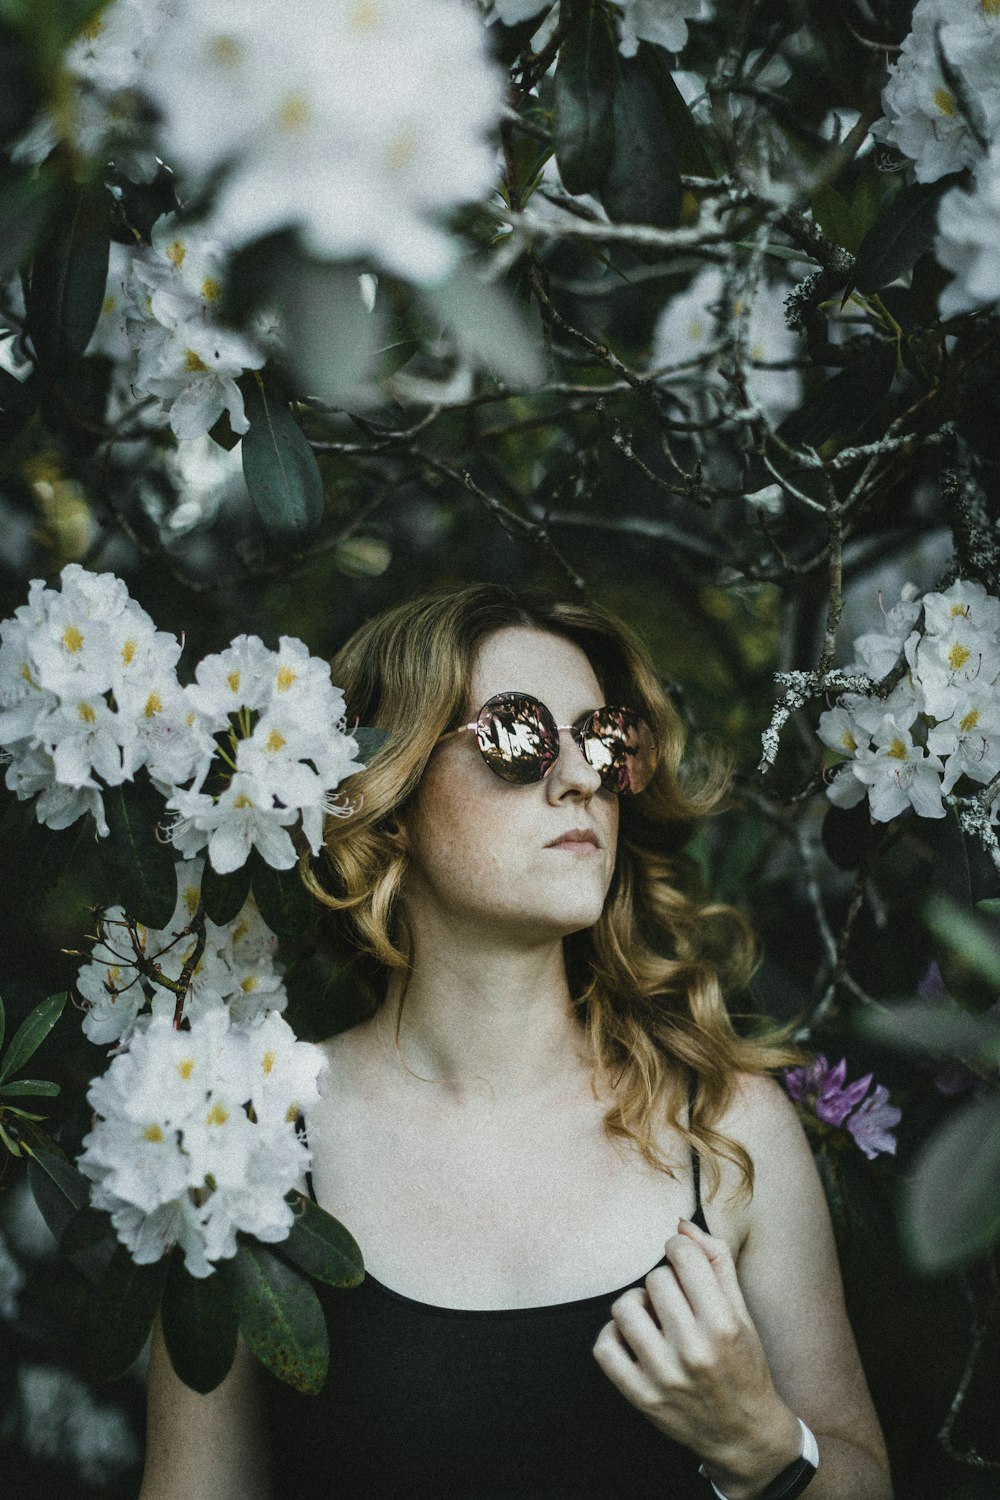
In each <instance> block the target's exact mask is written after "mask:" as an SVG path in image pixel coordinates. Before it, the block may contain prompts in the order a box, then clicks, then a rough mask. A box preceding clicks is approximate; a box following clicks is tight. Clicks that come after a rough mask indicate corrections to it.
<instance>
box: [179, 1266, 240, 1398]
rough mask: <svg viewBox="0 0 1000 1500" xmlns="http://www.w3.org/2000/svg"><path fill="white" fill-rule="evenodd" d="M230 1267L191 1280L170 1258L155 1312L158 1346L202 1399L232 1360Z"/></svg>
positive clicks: (233, 1332) (233, 1326) (233, 1333)
mask: <svg viewBox="0 0 1000 1500" xmlns="http://www.w3.org/2000/svg"><path fill="white" fill-rule="evenodd" d="M229 1281H230V1278H229V1267H228V1266H227V1265H226V1263H225V1262H220V1263H219V1264H218V1265H217V1266H216V1268H215V1271H214V1272H213V1273H212V1275H211V1276H192V1275H190V1274H189V1272H187V1271H186V1270H185V1269H184V1266H183V1265H182V1263H181V1259H180V1257H179V1255H177V1254H174V1255H173V1256H171V1258H170V1268H169V1270H168V1271H167V1284H166V1289H165V1291H164V1294H163V1303H162V1306H161V1309H160V1320H161V1323H162V1326H163V1340H164V1343H165V1344H166V1346H167V1353H168V1354H169V1355H170V1363H171V1364H172V1365H173V1367H174V1370H175V1371H176V1373H177V1374H178V1375H179V1376H180V1378H181V1380H183V1382H184V1384H185V1385H187V1386H190V1388H191V1389H192V1390H193V1391H200V1392H201V1394H202V1395H206V1394H207V1393H208V1392H209V1391H214V1390H215V1388H216V1386H217V1385H220V1384H221V1383H222V1381H223V1380H224V1379H225V1378H226V1376H227V1375H228V1373H229V1371H230V1369H231V1367H232V1363H233V1359H234V1358H235V1355H236V1314H235V1311H234V1309H233V1299H232V1292H231V1290H230V1284H229Z"/></svg>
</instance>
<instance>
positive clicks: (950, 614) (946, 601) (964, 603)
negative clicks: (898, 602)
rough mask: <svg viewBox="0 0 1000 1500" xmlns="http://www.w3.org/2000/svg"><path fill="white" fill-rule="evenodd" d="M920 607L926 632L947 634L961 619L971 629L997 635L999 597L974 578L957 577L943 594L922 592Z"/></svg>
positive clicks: (999, 612)
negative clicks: (995, 597) (996, 597)
mask: <svg viewBox="0 0 1000 1500" xmlns="http://www.w3.org/2000/svg"><path fill="white" fill-rule="evenodd" d="M923 606H924V628H925V630H926V631H927V633H928V634H929V635H946V634H947V633H948V632H949V631H950V630H951V628H952V625H953V623H954V621H955V620H958V619H961V620H964V622H965V624H966V625H967V626H968V628H969V629H970V630H978V631H987V632H989V633H991V634H993V635H997V636H1000V599H994V597H993V596H992V594H988V593H987V592H986V590H985V588H984V587H983V585H982V584H981V583H977V582H975V580H972V581H970V582H966V580H965V579H963V578H959V579H957V580H956V581H955V582H954V583H953V584H952V585H951V587H950V588H947V589H945V590H944V592H943V593H940V594H925V595H924V597H923ZM911 607H912V606H911ZM897 608H898V606H897Z"/></svg>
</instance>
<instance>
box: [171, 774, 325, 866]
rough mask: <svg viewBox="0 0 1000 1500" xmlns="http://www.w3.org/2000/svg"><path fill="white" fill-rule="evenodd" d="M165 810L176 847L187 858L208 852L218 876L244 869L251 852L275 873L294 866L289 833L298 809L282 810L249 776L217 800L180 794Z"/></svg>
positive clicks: (232, 784) (240, 778)
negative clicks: (171, 820) (173, 814)
mask: <svg viewBox="0 0 1000 1500" xmlns="http://www.w3.org/2000/svg"><path fill="white" fill-rule="evenodd" d="M167 808H168V810H169V811H171V812H176V814H177V819H176V821H175V822H174V824H173V826H172V828H171V830H170V838H171V841H172V843H173V844H174V847H175V848H176V849H177V850H178V852H179V853H180V854H182V855H184V856H185V857H190V856H191V855H192V854H198V853H200V851H201V850H202V849H204V848H206V847H207V849H208V857H209V859H210V860H211V862H212V866H213V868H214V869H216V870H217V871H218V872H219V874H220V875H228V874H230V873H231V872H232V871H233V870H239V869H242V867H243V866H244V865H245V864H246V862H247V859H248V857H249V854H250V850H251V849H252V848H256V849H257V850H259V852H260V855H261V858H262V859H264V860H265V861H266V862H267V864H269V865H271V866H272V867H273V868H274V869H276V870H290V869H291V868H292V866H293V865H294V864H295V860H296V854H295V845H294V844H293V843H292V840H291V838H290V837H289V834H288V828H289V827H290V826H291V824H293V823H295V822H296V821H297V819H298V812H297V810H296V809H295V808H294V807H291V808H289V807H279V806H278V805H277V804H276V801H275V799H274V797H271V796H266V795H265V796H261V794H260V792H259V791H258V789H257V787H256V785H255V784H254V782H253V781H252V780H251V778H250V777H249V776H244V775H239V774H237V775H235V776H234V777H233V778H232V780H231V781H230V783H229V785H228V787H226V789H225V791H224V792H222V794H221V795H220V796H219V797H218V798H213V797H210V796H208V795H207V794H206V793H203V792H186V791H177V792H175V793H174V795H173V796H172V797H171V798H169V799H168V801H167Z"/></svg>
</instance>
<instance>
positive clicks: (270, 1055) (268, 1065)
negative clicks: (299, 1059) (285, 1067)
mask: <svg viewBox="0 0 1000 1500" xmlns="http://www.w3.org/2000/svg"><path fill="white" fill-rule="evenodd" d="M277 1060H278V1055H277V1053H276V1052H273V1051H271V1050H270V1048H269V1049H268V1051H267V1052H265V1053H264V1056H263V1057H262V1058H261V1062H260V1065H261V1067H262V1068H263V1069H264V1073H265V1075H266V1074H268V1073H270V1072H271V1070H272V1069H273V1067H274V1065H275V1063H276V1062H277Z"/></svg>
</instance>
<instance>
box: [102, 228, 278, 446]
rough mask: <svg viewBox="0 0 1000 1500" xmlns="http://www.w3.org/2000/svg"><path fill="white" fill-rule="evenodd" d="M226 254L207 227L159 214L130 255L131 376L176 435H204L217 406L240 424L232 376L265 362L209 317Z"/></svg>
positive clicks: (242, 338) (238, 427)
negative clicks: (146, 240) (160, 406)
mask: <svg viewBox="0 0 1000 1500" xmlns="http://www.w3.org/2000/svg"><path fill="white" fill-rule="evenodd" d="M226 256H227V250H226V247H225V246H224V245H223V244H222V243H221V242H220V241H219V240H218V239H217V238H215V237H214V236H213V235H211V234H208V233H206V232H205V231H204V230H203V229H195V228H193V227H191V226H190V225H189V226H182V225H180V224H178V222H177V217H176V215H175V214H164V215H162V216H161V218H160V219H158V220H157V222H156V224H155V225H154V227H153V236H152V245H151V246H150V247H149V248H147V249H145V250H143V251H142V252H141V253H137V254H136V255H135V256H134V257H133V259H132V262H131V268H130V274H129V281H128V293H129V303H128V306H127V308H126V313H125V330H126V335H127V338H128V341H129V345H130V348H131V351H132V357H133V370H132V384H133V386H134V388H135V390H136V392H137V393H139V394H140V395H142V394H147V395H152V396H156V397H158V398H159V399H160V400H161V401H162V402H163V403H164V406H165V408H166V409H167V411H168V412H169V417H170V425H171V427H172V428H173V430H174V433H175V435H176V436H177V437H178V438H180V439H182V440H184V441H189V440H192V439H194V438H199V437H202V436H204V434H205V433H206V432H208V430H209V428H211V427H213V426H214V425H215V423H216V421H217V420H218V418H219V417H220V416H221V415H222V412H223V411H228V412H229V420H230V425H231V426H232V429H233V431H234V432H240V433H244V432H246V431H248V429H249V423H248V422H247V419H246V413H245V411H244V406H243V395H242V392H241V391H240V389H239V387H238V386H237V384H236V382H237V380H238V379H239V377H240V376H241V375H242V374H243V372H244V370H257V369H260V367H261V366H262V365H263V364H264V362H265V355H264V354H263V352H262V351H261V349H260V348H259V347H258V346H257V344H256V343H255V342H254V341H253V340H252V339H251V338H248V337H247V336H246V335H244V334H242V333H238V332H234V331H233V330H232V329H229V328H225V327H223V326H222V324H221V323H219V321H218V319H217V316H216V311H217V307H218V304H219V302H220V299H221V296H222V287H223V280H224V274H225V262H226Z"/></svg>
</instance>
